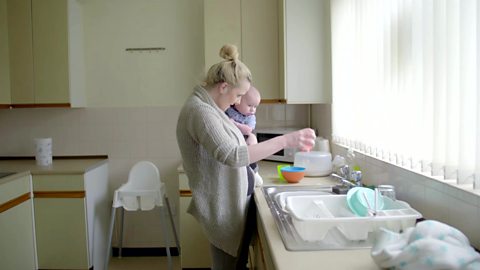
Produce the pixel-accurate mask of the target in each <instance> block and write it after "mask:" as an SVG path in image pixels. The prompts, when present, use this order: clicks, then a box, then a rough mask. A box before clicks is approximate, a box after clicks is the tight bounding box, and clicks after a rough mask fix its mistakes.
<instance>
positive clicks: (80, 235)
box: [34, 198, 90, 269]
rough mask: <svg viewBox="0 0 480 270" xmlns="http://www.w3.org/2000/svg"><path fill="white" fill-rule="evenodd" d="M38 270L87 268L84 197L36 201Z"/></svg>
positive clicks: (40, 199)
mask: <svg viewBox="0 0 480 270" xmlns="http://www.w3.org/2000/svg"><path fill="white" fill-rule="evenodd" d="M34 205H35V230H36V235H37V252H38V266H39V269H88V268H90V265H89V258H88V237H87V224H86V215H85V199H84V198H35V200H34Z"/></svg>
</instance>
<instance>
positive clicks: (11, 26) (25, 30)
mask: <svg viewBox="0 0 480 270" xmlns="http://www.w3.org/2000/svg"><path fill="white" fill-rule="evenodd" d="M80 14H81V13H80V7H79V5H78V3H77V2H76V1H74V0H7V18H8V45H9V61H10V65H9V67H10V70H9V72H10V89H11V103H12V105H13V106H14V107H15V106H19V107H20V106H36V105H39V106H72V107H81V106H85V94H84V92H85V90H84V87H83V85H84V69H83V66H82V63H83V56H82V45H81V44H82V29H81V28H82V24H81V23H80V21H79V20H81V16H80Z"/></svg>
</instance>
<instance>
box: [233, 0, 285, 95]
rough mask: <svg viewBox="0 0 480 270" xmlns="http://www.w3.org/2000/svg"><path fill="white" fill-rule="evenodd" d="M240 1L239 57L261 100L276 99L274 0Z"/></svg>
mask: <svg viewBox="0 0 480 270" xmlns="http://www.w3.org/2000/svg"><path fill="white" fill-rule="evenodd" d="M241 3H242V9H241V10H242V44H241V47H242V51H241V52H242V54H241V57H242V60H243V62H244V63H245V64H246V65H247V66H248V67H249V68H250V71H251V72H252V76H253V85H254V86H255V87H256V88H257V89H258V90H259V91H260V93H261V95H262V100H264V101H265V100H272V99H273V100H278V99H281V98H283V96H282V95H281V93H280V79H279V72H280V69H279V61H278V60H279V32H278V31H279V29H278V28H279V27H278V15H279V11H278V0H262V1H256V0H244V1H241Z"/></svg>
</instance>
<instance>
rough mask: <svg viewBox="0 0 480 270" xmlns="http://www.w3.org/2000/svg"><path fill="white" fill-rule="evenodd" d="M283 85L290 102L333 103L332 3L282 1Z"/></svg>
mask: <svg viewBox="0 0 480 270" xmlns="http://www.w3.org/2000/svg"><path fill="white" fill-rule="evenodd" d="M279 13H280V15H279V17H280V20H279V23H280V26H279V28H280V29H279V33H280V46H281V48H280V50H279V51H280V55H281V56H280V68H281V70H280V75H281V76H280V77H281V79H280V80H281V82H280V86H281V88H283V89H282V90H281V92H283V93H284V96H285V99H286V100H287V103H291V104H314V103H327V104H330V103H331V102H332V80H331V77H332V72H331V46H330V32H331V31H330V1H328V0H280V7H279Z"/></svg>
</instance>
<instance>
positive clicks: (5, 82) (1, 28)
mask: <svg viewBox="0 0 480 270" xmlns="http://www.w3.org/2000/svg"><path fill="white" fill-rule="evenodd" d="M0 59H2V60H1V61H0V108H2V107H3V108H5V107H7V108H8V107H9V105H10V101H11V98H10V68H9V61H8V30H7V0H0Z"/></svg>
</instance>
